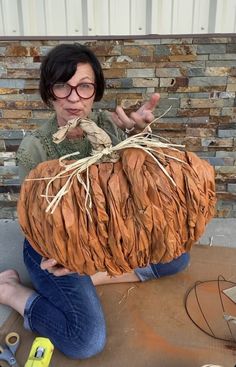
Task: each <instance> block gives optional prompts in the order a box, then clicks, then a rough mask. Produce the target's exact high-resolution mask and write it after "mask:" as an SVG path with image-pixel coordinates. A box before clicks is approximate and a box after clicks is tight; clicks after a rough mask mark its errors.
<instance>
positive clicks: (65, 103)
mask: <svg viewBox="0 0 236 367" xmlns="http://www.w3.org/2000/svg"><path fill="white" fill-rule="evenodd" d="M79 83H95V75H94V71H93V69H92V66H91V65H90V64H78V65H77V69H76V72H75V74H74V75H73V76H72V78H71V79H70V80H68V81H67V84H70V85H71V86H76V85H77V84H79ZM94 98H95V95H94V96H92V97H91V98H89V99H83V98H80V97H79V96H78V95H77V93H76V91H75V89H73V90H72V93H71V94H70V96H69V97H67V98H64V99H57V100H55V101H52V104H53V107H54V110H55V112H56V115H57V121H58V125H59V126H64V125H65V124H66V123H67V121H69V120H72V119H74V118H76V117H82V118H86V117H88V115H89V113H90V112H91V110H92V106H93V101H94Z"/></svg>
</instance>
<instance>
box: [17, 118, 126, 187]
mask: <svg viewBox="0 0 236 367" xmlns="http://www.w3.org/2000/svg"><path fill="white" fill-rule="evenodd" d="M89 118H90V119H91V120H93V121H94V122H96V123H97V125H98V126H99V127H101V128H102V129H103V130H105V131H106V132H107V133H108V135H109V136H110V138H111V140H112V144H113V145H116V144H118V143H119V142H120V141H121V140H123V139H124V138H125V135H124V133H123V132H122V131H121V130H120V129H118V128H117V127H116V125H115V124H114V123H113V122H112V120H111V116H110V113H109V112H108V111H99V112H97V113H95V112H93V113H91V114H90V116H89ZM57 129H58V124H57V120H56V116H54V117H53V118H52V119H51V120H49V121H48V122H46V123H45V124H44V125H43V126H42V127H40V128H39V129H37V130H35V131H34V132H32V134H30V135H27V136H26V137H25V138H24V139H23V140H22V142H21V144H20V147H19V149H18V152H17V162H18V165H19V176H20V180H21V182H22V181H23V180H24V178H25V176H27V175H28V173H29V171H30V170H31V169H33V168H34V167H36V166H37V165H38V164H39V163H41V162H44V161H48V160H51V159H58V158H60V157H62V156H64V155H66V154H70V153H74V152H79V154H78V157H77V158H78V159H80V158H85V157H87V156H89V155H90V153H91V150H92V147H91V144H90V142H89V140H88V139H87V137H86V136H85V137H84V138H83V139H73V140H72V139H70V140H69V139H65V140H63V141H62V142H61V143H60V144H55V143H53V140H52V135H53V134H54V133H55V132H56V131H57ZM72 159H75V157H72Z"/></svg>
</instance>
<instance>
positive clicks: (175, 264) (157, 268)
mask: <svg viewBox="0 0 236 367" xmlns="http://www.w3.org/2000/svg"><path fill="white" fill-rule="evenodd" d="M189 261H190V255H189V253H184V254H182V255H181V256H179V257H178V258H177V259H174V260H172V261H170V262H169V263H164V264H162V263H158V264H149V265H148V266H146V267H144V268H137V269H135V270H134V271H135V273H136V275H137V276H138V277H139V279H140V281H141V282H145V281H147V280H151V279H157V278H161V277H164V276H168V275H174V274H177V273H179V272H181V271H183V270H184V269H185V268H186V267H187V266H188V264H189Z"/></svg>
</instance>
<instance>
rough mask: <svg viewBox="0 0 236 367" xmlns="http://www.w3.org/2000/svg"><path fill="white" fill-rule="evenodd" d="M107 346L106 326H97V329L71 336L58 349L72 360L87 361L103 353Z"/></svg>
mask: <svg viewBox="0 0 236 367" xmlns="http://www.w3.org/2000/svg"><path fill="white" fill-rule="evenodd" d="M105 344H106V329H105V325H103V326H102V327H101V325H99V326H96V329H94V330H90V332H88V329H87V330H86V332H85V331H83V332H81V333H80V332H79V331H78V334H77V335H74V336H71V337H70V338H69V339H67V340H66V341H65V340H64V341H63V343H62V345H60V346H59V345H58V346H57V347H58V349H59V350H60V351H61V352H62V353H63V354H64V355H65V356H66V357H68V358H71V359H87V358H91V357H93V356H95V355H97V354H99V353H101V352H102V350H103V349H104V347H105Z"/></svg>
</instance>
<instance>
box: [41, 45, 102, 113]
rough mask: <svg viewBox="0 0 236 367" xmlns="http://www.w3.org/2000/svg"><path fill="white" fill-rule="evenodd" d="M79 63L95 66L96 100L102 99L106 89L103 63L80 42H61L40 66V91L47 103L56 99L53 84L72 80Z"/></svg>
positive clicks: (49, 103)
mask: <svg viewBox="0 0 236 367" xmlns="http://www.w3.org/2000/svg"><path fill="white" fill-rule="evenodd" d="M78 63H84V64H85V63H86V64H87V63H88V64H90V65H91V67H92V68H93V71H94V74H95V83H96V92H95V98H94V101H100V100H101V98H102V96H103V93H104V89H105V80H104V75H103V71H102V67H101V64H100V62H99V61H98V59H97V57H96V55H95V54H94V52H93V51H92V50H90V49H89V48H88V47H87V46H84V45H81V44H79V43H74V44H60V45H58V46H56V47H54V48H53V49H52V50H51V51H49V53H48V54H47V55H46V57H45V58H44V60H43V61H42V64H41V68H40V82H39V91H40V95H41V98H42V100H43V101H44V103H46V105H48V106H51V101H52V100H54V101H55V97H54V96H53V93H52V86H53V85H54V84H55V83H58V82H67V81H68V80H70V79H71V78H72V76H73V75H74V74H75V72H76V68H77V64H78Z"/></svg>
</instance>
